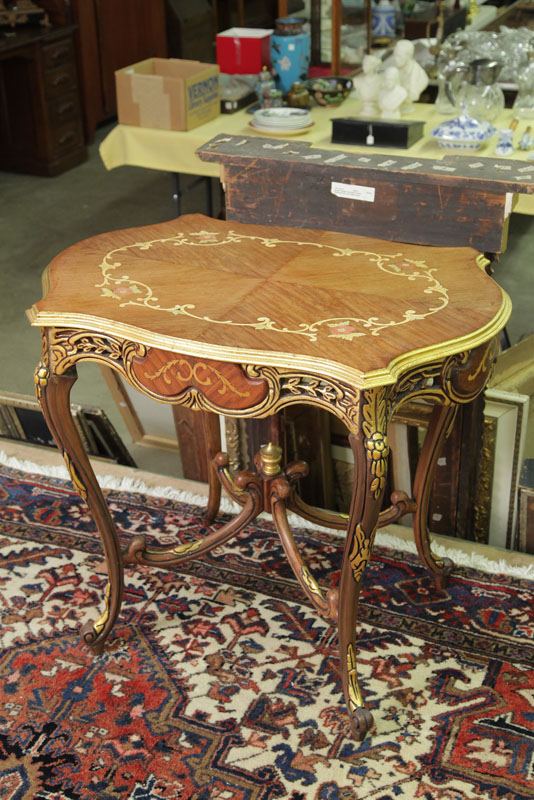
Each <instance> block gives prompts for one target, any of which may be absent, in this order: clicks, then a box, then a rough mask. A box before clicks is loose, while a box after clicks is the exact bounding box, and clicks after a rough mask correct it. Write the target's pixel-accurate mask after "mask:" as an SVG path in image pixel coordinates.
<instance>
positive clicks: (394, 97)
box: [378, 67, 408, 119]
mask: <svg viewBox="0 0 534 800" xmlns="http://www.w3.org/2000/svg"><path fill="white" fill-rule="evenodd" d="M407 97H408V92H407V91H406V89H405V88H404V86H401V83H400V74H399V70H398V69H397V68H396V67H388V68H387V69H385V70H384V72H383V80H382V87H381V89H380V92H379V95H378V107H379V108H380V112H381V116H382V117H385V118H386V119H399V118H400V115H401V112H400V107H401V106H402V104H403V103H404V102H405V101H406V99H407Z"/></svg>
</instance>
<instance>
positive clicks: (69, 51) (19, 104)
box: [0, 26, 86, 175]
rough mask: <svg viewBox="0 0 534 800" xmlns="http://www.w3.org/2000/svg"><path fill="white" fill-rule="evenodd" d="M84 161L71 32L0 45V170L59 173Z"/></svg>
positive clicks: (47, 31)
mask: <svg viewBox="0 0 534 800" xmlns="http://www.w3.org/2000/svg"><path fill="white" fill-rule="evenodd" d="M85 158H86V151H85V145H84V138H83V128H82V120H81V110H80V102H79V87H78V77H77V72H76V61H75V55H74V43H73V28H72V27H71V26H61V27H52V28H36V29H34V28H31V29H30V28H26V29H21V30H20V31H18V30H17V31H16V32H13V34H12V35H11V36H9V37H4V38H3V39H2V40H1V41H0V169H6V170H12V171H15V172H27V173H30V174H34V175H58V174H59V173H61V172H64V171H65V170H67V169H70V168H71V167H73V166H75V165H76V164H79V163H81V162H82V161H84V160H85Z"/></svg>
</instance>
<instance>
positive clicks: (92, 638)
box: [80, 620, 106, 656]
mask: <svg viewBox="0 0 534 800" xmlns="http://www.w3.org/2000/svg"><path fill="white" fill-rule="evenodd" d="M80 633H81V638H82V642H83V643H84V644H86V645H87V647H89V648H90V649H91V650H92V651H93V653H94V654H95V655H97V656H99V655H101V654H102V653H103V651H104V645H105V643H106V637H102V636H100V635H99V634H98V633H97V631H96V630H95V625H94V622H91V620H89V621H88V622H86V623H85V624H84V625H82V628H81V631H80Z"/></svg>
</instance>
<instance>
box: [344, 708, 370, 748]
mask: <svg viewBox="0 0 534 800" xmlns="http://www.w3.org/2000/svg"><path fill="white" fill-rule="evenodd" d="M349 724H350V733H351V736H352V738H353V739H354V740H355V741H357V742H363V740H364V739H365V737H366V736H367V734H368V733H369V731H370V730H371V728H372V727H373V725H374V721H373V715H372V714H371V712H370V711H368V710H367V709H366V708H363V707H362V708H357V709H355V710H352V711H350V713H349Z"/></svg>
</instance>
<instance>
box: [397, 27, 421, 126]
mask: <svg viewBox="0 0 534 800" xmlns="http://www.w3.org/2000/svg"><path fill="white" fill-rule="evenodd" d="M413 54H414V46H413V42H411V41H409V40H408V39H401V40H400V41H398V42H397V44H396V45H395V47H394V48H393V61H394V64H395V66H396V68H397V69H398V71H399V74H400V83H401V86H403V87H404V88H405V89H406V92H407V98H406V102H405V104H404V106H403V109H402V111H403V113H405V114H408V113H410V111H413V104H414V103H415V102H416V101H417V100H419V97H420V95H421V93H422V92H424V90H425V89H426V87H427V86H428V75H427V74H426V72H425V70H424V69H423V67H422V66H421V65H420V64H418V63H417V61H416V60H415V58H414V57H413Z"/></svg>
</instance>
